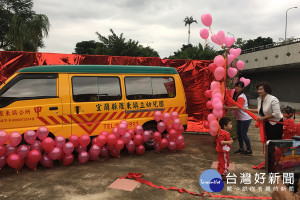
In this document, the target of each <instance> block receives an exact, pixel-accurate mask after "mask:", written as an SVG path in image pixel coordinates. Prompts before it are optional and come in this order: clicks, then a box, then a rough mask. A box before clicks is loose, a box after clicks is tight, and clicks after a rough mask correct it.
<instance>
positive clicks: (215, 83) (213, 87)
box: [210, 81, 221, 90]
mask: <svg viewBox="0 0 300 200" xmlns="http://www.w3.org/2000/svg"><path fill="white" fill-rule="evenodd" d="M220 86H221V84H220V82H218V81H213V82H211V84H210V88H211V90H216V89H220Z"/></svg>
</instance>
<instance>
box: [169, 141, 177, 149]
mask: <svg viewBox="0 0 300 200" xmlns="http://www.w3.org/2000/svg"><path fill="white" fill-rule="evenodd" d="M168 148H169V149H170V150H171V151H174V150H175V149H176V143H175V142H173V141H170V142H169V145H168Z"/></svg>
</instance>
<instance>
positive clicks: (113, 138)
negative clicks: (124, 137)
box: [107, 134, 118, 146]
mask: <svg viewBox="0 0 300 200" xmlns="http://www.w3.org/2000/svg"><path fill="white" fill-rule="evenodd" d="M117 139H118V138H117V137H116V136H115V135H114V134H109V135H108V136H107V144H108V145H111V146H113V145H115V144H116V142H117Z"/></svg>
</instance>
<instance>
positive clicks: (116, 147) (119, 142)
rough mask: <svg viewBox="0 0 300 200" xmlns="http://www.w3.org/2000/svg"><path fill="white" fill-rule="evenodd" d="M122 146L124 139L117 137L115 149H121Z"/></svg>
mask: <svg viewBox="0 0 300 200" xmlns="http://www.w3.org/2000/svg"><path fill="white" fill-rule="evenodd" d="M123 148H124V141H123V139H118V140H117V143H116V144H115V149H116V150H118V151H121V150H122V149H123Z"/></svg>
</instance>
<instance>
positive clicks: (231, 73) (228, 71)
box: [227, 67, 237, 78]
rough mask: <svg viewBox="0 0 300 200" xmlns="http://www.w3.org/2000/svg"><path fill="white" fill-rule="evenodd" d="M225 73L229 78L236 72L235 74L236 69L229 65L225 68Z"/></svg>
mask: <svg viewBox="0 0 300 200" xmlns="http://www.w3.org/2000/svg"><path fill="white" fill-rule="evenodd" d="M227 74H228V76H229V77H230V78H233V77H234V76H235V75H236V74H237V69H236V68H233V67H230V68H228V70H227Z"/></svg>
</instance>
